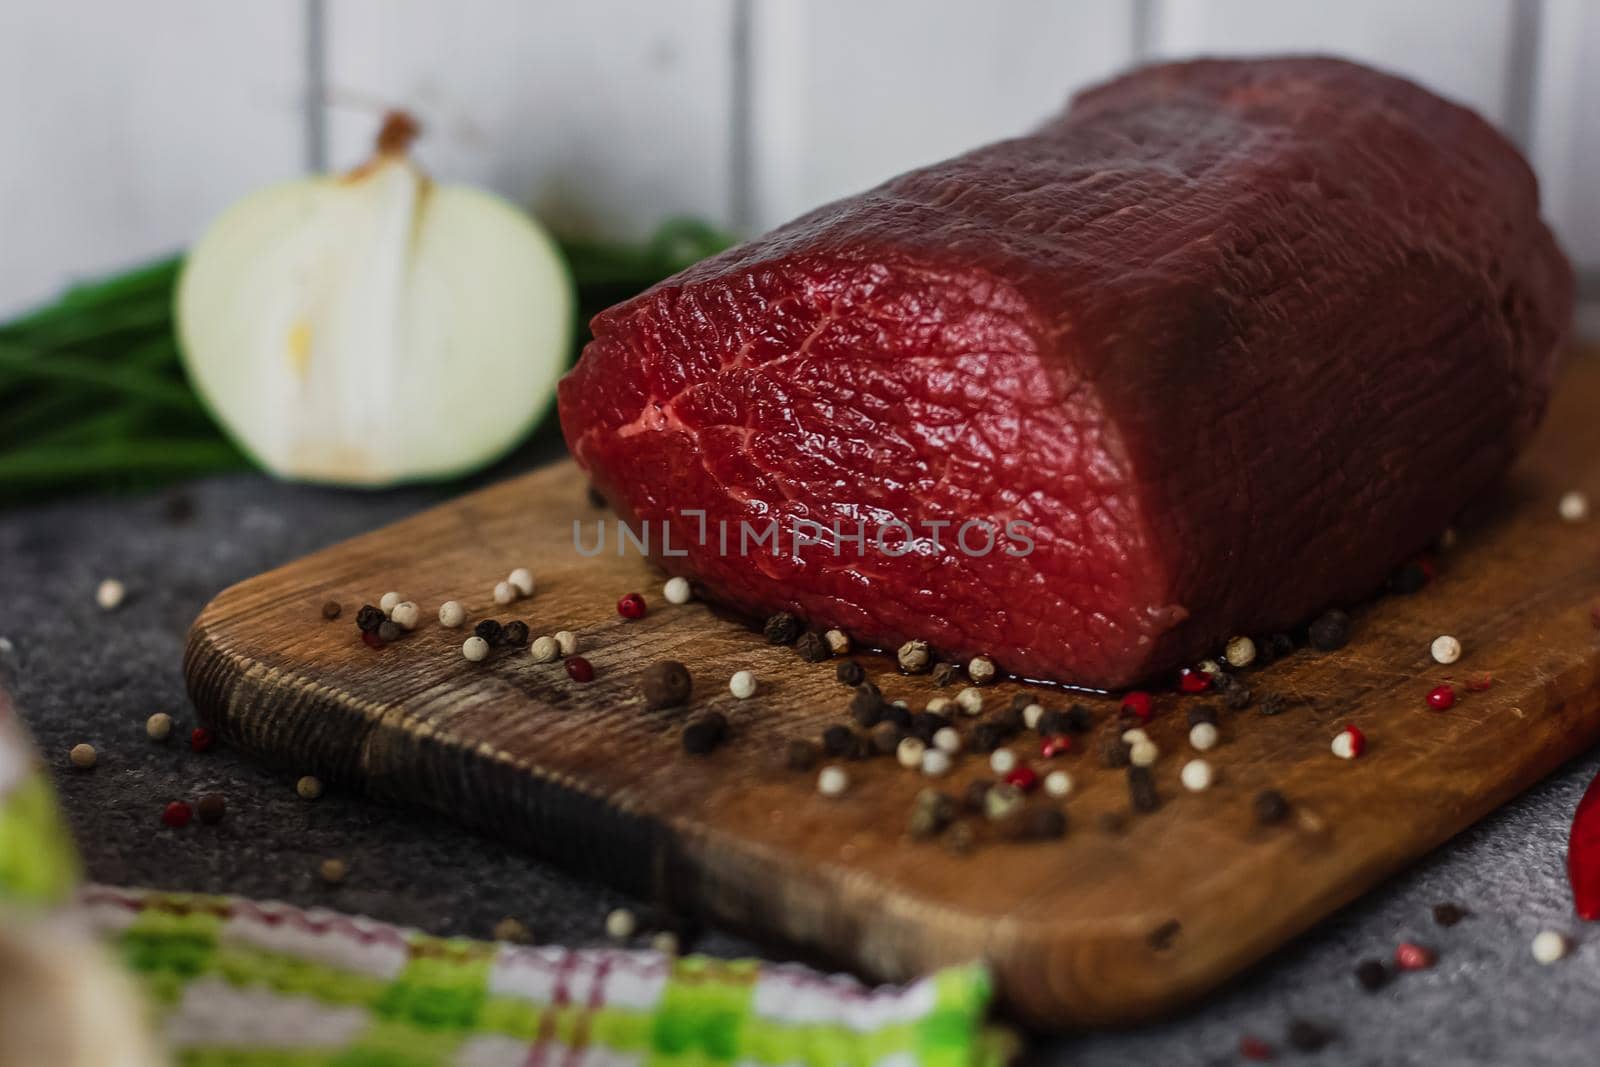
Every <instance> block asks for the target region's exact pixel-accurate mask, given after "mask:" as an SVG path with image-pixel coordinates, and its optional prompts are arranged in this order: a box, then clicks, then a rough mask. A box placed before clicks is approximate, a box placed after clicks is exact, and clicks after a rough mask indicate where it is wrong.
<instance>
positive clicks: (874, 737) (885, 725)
mask: <svg viewBox="0 0 1600 1067" xmlns="http://www.w3.org/2000/svg"><path fill="white" fill-rule="evenodd" d="M868 736H869V738H870V739H871V741H872V750H873V751H874V752H876V753H877V754H878V755H880V756H892V755H894V752H895V749H897V748H899V747H900V740H901V738H902V737H904V736H905V735H904V734H902V733H901V732H900V727H898V726H896V725H895V724H894V723H892V722H880V723H879V724H878V725H876V726H874V727H873V728H872V733H871V734H869V735H868Z"/></svg>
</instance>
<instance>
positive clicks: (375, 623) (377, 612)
mask: <svg viewBox="0 0 1600 1067" xmlns="http://www.w3.org/2000/svg"><path fill="white" fill-rule="evenodd" d="M386 618H388V616H387V615H385V614H384V613H383V609H382V608H379V607H374V606H373V605H371V604H363V605H361V610H360V611H358V612H356V625H357V626H358V627H360V629H361V632H362V633H364V634H371V633H377V632H378V627H380V626H382V625H383V622H384V620H385V619H386Z"/></svg>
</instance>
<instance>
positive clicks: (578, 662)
mask: <svg viewBox="0 0 1600 1067" xmlns="http://www.w3.org/2000/svg"><path fill="white" fill-rule="evenodd" d="M566 668H567V677H568V678H571V679H572V680H573V681H574V682H592V681H594V665H593V664H591V663H590V662H589V661H588V660H586V659H584V658H583V657H582V656H571V657H568V659H567V662H566Z"/></svg>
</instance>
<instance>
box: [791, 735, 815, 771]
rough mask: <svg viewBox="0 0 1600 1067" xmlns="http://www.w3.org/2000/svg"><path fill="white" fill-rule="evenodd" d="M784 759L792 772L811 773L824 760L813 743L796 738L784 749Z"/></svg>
mask: <svg viewBox="0 0 1600 1067" xmlns="http://www.w3.org/2000/svg"><path fill="white" fill-rule="evenodd" d="M783 757H784V763H785V764H787V765H788V767H789V769H790V770H791V771H809V770H811V769H812V768H813V767H815V766H816V765H817V762H818V761H819V760H821V759H822V753H821V752H820V751H819V750H818V749H817V746H816V745H815V744H814V743H813V742H811V741H806V740H802V739H799V738H796V739H795V740H793V741H790V742H789V744H788V745H787V746H785V747H784V752H783Z"/></svg>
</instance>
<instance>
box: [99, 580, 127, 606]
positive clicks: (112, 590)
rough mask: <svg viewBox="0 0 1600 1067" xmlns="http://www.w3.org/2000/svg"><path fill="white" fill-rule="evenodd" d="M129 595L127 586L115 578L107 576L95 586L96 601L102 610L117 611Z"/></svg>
mask: <svg viewBox="0 0 1600 1067" xmlns="http://www.w3.org/2000/svg"><path fill="white" fill-rule="evenodd" d="M127 595H128V589H127V587H126V586H124V585H123V584H122V583H121V582H119V581H117V580H116V579H115V578H107V579H106V580H105V581H103V582H101V583H100V584H99V586H97V587H96V588H95V591H94V602H95V603H96V604H99V605H100V609H101V610H102V611H115V610H117V609H118V608H119V607H121V606H122V601H123V600H124V599H125V598H126V597H127Z"/></svg>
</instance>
